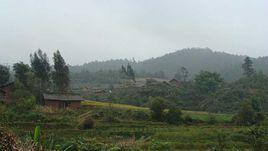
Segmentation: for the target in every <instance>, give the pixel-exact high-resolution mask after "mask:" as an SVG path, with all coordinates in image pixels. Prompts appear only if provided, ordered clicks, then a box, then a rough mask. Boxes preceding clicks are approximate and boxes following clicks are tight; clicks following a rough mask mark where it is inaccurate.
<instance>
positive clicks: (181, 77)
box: [174, 67, 190, 82]
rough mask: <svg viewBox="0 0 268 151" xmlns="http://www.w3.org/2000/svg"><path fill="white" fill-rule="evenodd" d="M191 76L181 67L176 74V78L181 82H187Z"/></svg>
mask: <svg viewBox="0 0 268 151" xmlns="http://www.w3.org/2000/svg"><path fill="white" fill-rule="evenodd" d="M189 76H190V74H189V71H188V70H187V69H186V68H185V67H181V68H180V70H178V71H177V73H176V74H175V76H174V78H175V79H177V80H179V81H182V82H186V81H187V80H188V77H189Z"/></svg>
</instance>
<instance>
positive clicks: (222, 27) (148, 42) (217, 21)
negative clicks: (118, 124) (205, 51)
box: [0, 0, 268, 65]
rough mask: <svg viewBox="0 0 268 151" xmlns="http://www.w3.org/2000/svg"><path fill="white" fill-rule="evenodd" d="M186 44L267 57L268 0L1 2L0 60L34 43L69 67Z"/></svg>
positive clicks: (20, 54) (19, 55) (25, 54)
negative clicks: (58, 54)
mask: <svg viewBox="0 0 268 151" xmlns="http://www.w3.org/2000/svg"><path fill="white" fill-rule="evenodd" d="M188 47H209V48H211V49H213V50H215V51H225V52H228V53H232V54H243V55H250V56H253V57H258V56H265V55H268V0H0V63H14V62H17V61H20V60H21V61H25V62H27V63H28V61H29V54H30V53H31V52H33V51H35V50H37V49H38V48H41V49H42V50H43V51H46V52H47V53H48V55H49V57H50V58H51V57H52V53H53V52H54V51H55V50H57V49H59V50H60V51H61V53H62V55H63V56H64V58H65V59H66V62H67V63H69V64H72V65H74V64H83V63H85V62H89V61H94V60H107V59H117V58H129V59H130V58H132V57H134V58H135V59H136V60H144V59H148V58H151V57H157V56H160V55H163V54H165V53H169V52H173V51H175V50H178V49H182V48H188ZM51 60H52V59H50V61H51Z"/></svg>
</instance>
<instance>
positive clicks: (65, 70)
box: [52, 50, 70, 92]
mask: <svg viewBox="0 0 268 151" xmlns="http://www.w3.org/2000/svg"><path fill="white" fill-rule="evenodd" d="M53 60H54V69H55V71H54V72H53V74H52V79H53V83H54V84H55V87H56V89H57V91H59V92H66V91H67V90H68V88H69V83H70V79H69V67H68V66H67V65H66V63H65V61H64V59H63V57H62V56H61V54H60V52H59V50H57V51H56V52H55V53H54V56H53Z"/></svg>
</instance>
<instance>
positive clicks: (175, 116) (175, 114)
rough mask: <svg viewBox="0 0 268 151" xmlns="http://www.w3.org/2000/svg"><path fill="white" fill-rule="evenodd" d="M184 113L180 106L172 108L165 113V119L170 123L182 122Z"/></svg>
mask: <svg viewBox="0 0 268 151" xmlns="http://www.w3.org/2000/svg"><path fill="white" fill-rule="evenodd" d="M181 116H182V113H181V110H180V109H179V108H171V109H169V110H168V111H167V112H166V114H164V118H165V121H166V122H167V123H169V124H179V123H181V122H182V117H181Z"/></svg>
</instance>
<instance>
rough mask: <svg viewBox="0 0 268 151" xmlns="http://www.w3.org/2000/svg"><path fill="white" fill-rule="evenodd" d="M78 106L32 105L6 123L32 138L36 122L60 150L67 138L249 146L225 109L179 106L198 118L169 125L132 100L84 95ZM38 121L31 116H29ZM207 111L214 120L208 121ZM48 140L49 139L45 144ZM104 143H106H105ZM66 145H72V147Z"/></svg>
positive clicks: (120, 147)
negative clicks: (90, 124) (86, 120)
mask: <svg viewBox="0 0 268 151" xmlns="http://www.w3.org/2000/svg"><path fill="white" fill-rule="evenodd" d="M82 105H83V107H82V108H81V109H78V110H53V109H51V108H46V107H36V108H35V109H34V110H33V111H32V112H30V113H31V116H30V115H28V113H29V112H27V118H26V116H23V117H24V119H23V118H18V119H17V121H12V122H9V123H6V126H7V127H8V128H9V129H12V131H13V132H14V133H15V134H16V135H17V136H18V137H19V138H20V140H21V141H22V142H27V140H31V139H32V138H33V135H34V128H35V126H36V125H40V127H41V139H40V140H41V144H43V145H42V146H50V145H51V142H49V141H52V142H53V144H54V145H55V148H57V149H56V150H62V149H61V148H62V147H64V146H66V145H67V146H68V145H70V144H76V145H77V144H78V145H82V147H86V148H88V147H90V148H91V150H94V151H98V150H104V151H106V150H107V151H143V150H145V151H176V150H178V151H185V150H204V151H206V150H218V149H219V148H225V150H235V151H240V150H241V151H242V150H246V149H248V148H251V145H250V143H249V141H248V138H249V136H248V130H249V128H248V127H240V126H233V125H231V124H230V123H229V122H230V121H231V118H232V116H231V115H228V114H211V113H207V112H195V111H183V116H187V115H189V116H190V117H191V118H193V119H196V120H197V121H199V122H198V123H192V124H188V125H187V124H182V125H169V124H166V123H163V122H154V121H152V120H151V117H150V110H149V109H148V108H145V107H137V106H132V105H124V104H115V103H105V102H96V101H84V102H82ZM36 115H40V116H38V119H40V117H42V121H35V122H32V120H30V118H33V119H36ZM86 116H91V117H92V118H93V119H94V128H93V129H87V130H82V129H79V128H78V125H79V122H80V120H81V119H82V118H83V117H86ZM210 116H214V117H215V118H216V119H217V123H215V124H210V123H209V122H207V121H208V119H209V117H210ZM46 144H48V145H46ZM103 148H105V149H103ZM64 150H65V151H71V150H72V149H69V150H66V149H64Z"/></svg>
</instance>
